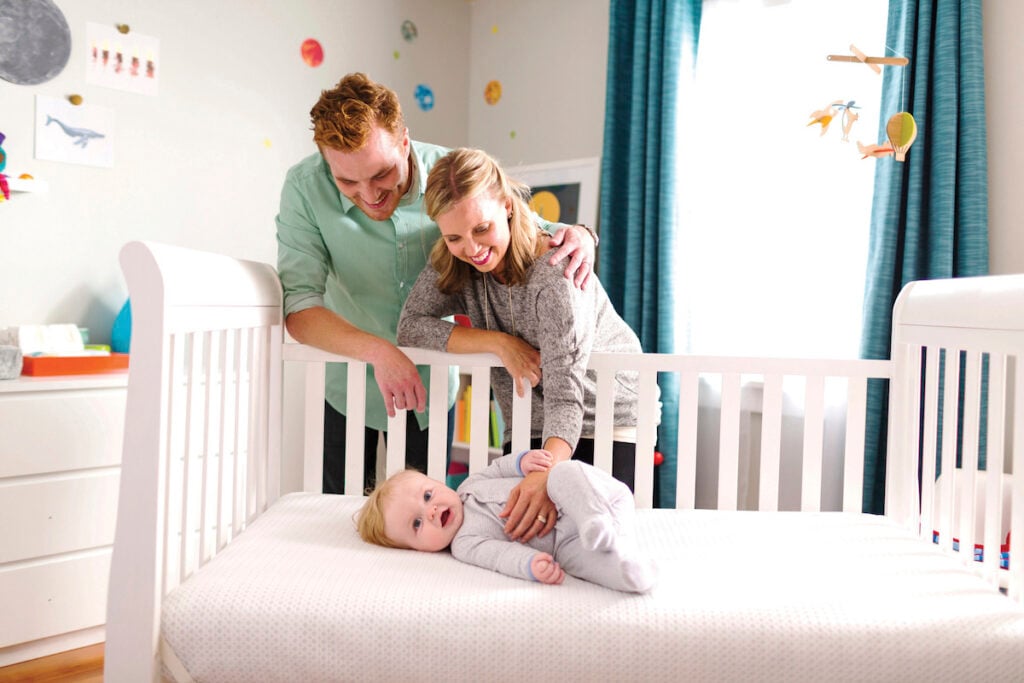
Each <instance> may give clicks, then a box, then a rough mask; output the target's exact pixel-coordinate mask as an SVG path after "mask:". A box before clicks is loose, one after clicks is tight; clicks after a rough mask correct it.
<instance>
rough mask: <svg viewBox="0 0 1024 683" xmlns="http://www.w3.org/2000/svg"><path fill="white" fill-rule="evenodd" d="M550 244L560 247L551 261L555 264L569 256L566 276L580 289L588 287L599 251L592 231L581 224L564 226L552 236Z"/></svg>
mask: <svg viewBox="0 0 1024 683" xmlns="http://www.w3.org/2000/svg"><path fill="white" fill-rule="evenodd" d="M550 245H551V247H552V248H554V247H558V250H557V251H555V253H554V254H552V255H551V259H550V261H549V263H551V265H555V264H556V263H559V262H560V261H561V260H562V259H564V258H566V257H569V262H568V264H566V267H565V277H567V278H569V279H570V280H572V281H573V284H574V285H576V286H577V287H579V288H580V289H586V288H587V283H588V282H589V281H590V276H591V275H592V274H593V273H594V254H595V252H596V251H597V250H596V248H595V246H594V238H593V237H591V235H590V232H589V231H588V230H587V229H586V228H584V227H582V226H579V225H573V226H563V227H561V228H559V229H558V230H556V231H555V234H554V235H552V236H551V242H550Z"/></svg>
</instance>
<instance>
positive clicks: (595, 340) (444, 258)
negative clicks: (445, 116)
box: [398, 149, 641, 541]
mask: <svg viewBox="0 0 1024 683" xmlns="http://www.w3.org/2000/svg"><path fill="white" fill-rule="evenodd" d="M528 199H529V188H527V187H526V186H524V185H522V184H520V183H517V182H515V181H512V180H510V179H509V178H508V177H507V176H506V175H505V173H504V171H503V170H502V169H501V167H500V166H499V165H498V163H497V162H496V161H495V160H494V159H492V158H491V157H490V156H488V155H487V154H486V153H484V152H482V151H480V150H474V149H456V150H453V151H452V152H450V153H449V154H448V155H447V156H445V157H444V158H442V159H441V160H440V161H438V162H437V163H436V164H435V165H434V167H433V169H432V170H431V171H430V174H429V176H428V178H427V185H426V191H425V195H424V206H425V207H426V210H427V214H428V215H429V216H430V218H432V219H433V220H434V221H436V222H437V224H438V227H439V228H440V230H441V239H440V240H438V242H437V244H435V245H434V248H433V250H432V251H431V254H430V265H431V267H428V268H424V269H423V272H422V273H421V274H420V276H419V278H418V279H417V280H416V284H415V285H414V286H413V289H412V291H411V292H410V293H409V297H408V299H407V300H406V303H405V307H404V308H403V309H402V316H401V318H400V320H399V323H398V343H399V344H400V345H405V346H417V347H422V348H429V349H436V350H439V351H449V352H452V353H481V352H489V353H493V354H495V355H497V356H498V357H499V358H500V359H501V361H502V363H503V364H504V366H505V369H504V370H503V369H501V368H495V369H494V370H492V372H491V385H492V387H493V389H494V396H495V398H496V399H497V401H498V405H499V406H500V407H501V410H502V414H503V415H505V416H506V417H508V416H510V415H511V414H512V391H513V390H515V391H517V392H518V393H519V394H520V395H522V394H523V392H524V391H525V390H526V385H525V382H529V384H530V385H531V386H532V387H533V391H534V406H539V405H541V404H542V405H543V409H542V410H541V409H535V410H534V411H533V424H532V428H531V429H532V437H533V442H532V444H531V445H532V446H533V447H534V448H543V449H544V450H546V451H548V452H549V453H550V454H551V456H552V458H553V459H554V462H560V461H562V460H568V459H569V458H572V457H575V458H577V459H580V460H583V461H584V462H588V463H591V464H592V463H593V451H594V448H593V446H594V444H593V434H594V414H593V408H592V406H593V404H594V394H595V391H596V381H595V377H594V375H593V373H588V372H587V370H586V367H587V362H588V360H589V357H590V353H591V352H593V351H610V352H624V353H639V352H640V351H641V347H640V341H639V339H637V336H636V334H635V333H634V332H633V331H632V330H631V329H630V328H629V326H628V325H627V324H626V322H625V321H624V320H623V319H622V318H621V317H619V315H618V314H617V313H616V312H615V309H614V308H613V307H612V305H611V302H610V301H609V300H608V295H607V294H606V293H605V291H604V288H603V287H602V286H601V284H600V282H599V281H598V280H597V278H593V279H592V281H591V284H590V286H588V287H587V288H586V290H584V291H581V290H578V289H575V288H574V287H573V286H572V282H571V281H569V280H567V279H566V278H565V277H564V276H563V274H562V270H561V268H560V267H558V266H552V265H550V264H549V263H548V259H546V258H544V255H545V253H546V252H547V251H548V246H547V240H546V239H543V234H542V233H540V232H539V229H538V227H537V225H536V224H535V222H534V221H535V218H534V215H533V213H532V212H531V211H530V209H529V206H528ZM454 314H462V315H465V316H467V317H468V318H469V320H470V322H471V323H472V327H463V326H458V325H455V324H453V323H450V322H447V321H445V320H442V319H441V318H442V317H444V316H450V315H454ZM506 370H507V372H506ZM524 380H525V382H524ZM636 387H637V376H636V374H635V373H620V375H619V376H618V381H617V387H616V397H615V426H616V433H615V443H614V445H613V456H612V457H613V464H612V474H613V475H614V476H615V477H616V478H617V479H619V480H621V481H623V482H625V483H626V484H627V485H628V486H629V487H630V488H631V489H632V486H633V474H634V472H633V457H634V453H635V440H636V439H635V433H636V423H637V420H636V396H637V392H636ZM584 406H590V408H586V409H585V408H584ZM510 433H511V429H510V428H508V429H506V434H505V437H506V439H505V440H506V452H507V451H508V450H510V444H509V443H508V441H509V435H510ZM546 481H547V473H546V472H534V473H531V474H529V475H528V476H527V477H526V478H525V479H524V480H523V482H522V483H521V484H520V485H519V486H517V487H516V489H515V490H514V491H513V492H512V495H511V496H510V497H509V502H508V504H507V505H506V506H505V509H504V511H503V512H502V516H503V517H507V518H508V522H507V524H506V527H505V530H506V532H507V533H508V534H509V535H510V536H511V537H512V538H513V539H520V540H523V541H528V540H530V539H531V538H533V536H535V535H538V534H539V535H541V536H543V535H544V534H546V533H548V532H549V531H550V530H551V528H552V527H553V526H554V522H555V518H556V517H557V514H556V511H555V506H554V504H553V503H552V502H551V500H550V499H549V498H548V496H547V494H546V492H545V484H546Z"/></svg>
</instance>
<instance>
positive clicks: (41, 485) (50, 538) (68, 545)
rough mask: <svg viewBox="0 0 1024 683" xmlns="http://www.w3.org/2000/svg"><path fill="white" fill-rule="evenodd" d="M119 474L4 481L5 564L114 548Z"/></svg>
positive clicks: (0, 552)
mask: <svg viewBox="0 0 1024 683" xmlns="http://www.w3.org/2000/svg"><path fill="white" fill-rule="evenodd" d="M119 481H120V471H119V470H118V469H116V468H111V469H108V470H99V471H93V472H82V473H76V474H74V475H55V476H52V477H45V478H40V479H34V480H18V479H14V480H9V481H8V482H4V481H3V480H0V539H2V540H3V542H2V543H0V563H3V562H13V561H16V560H23V559H26V558H29V557H44V556H47V555H55V554H57V553H64V552H70V551H73V550H83V549H86V548H96V547H99V546H104V545H111V544H112V543H113V542H114V523H115V518H116V516H117V487H118V482H119Z"/></svg>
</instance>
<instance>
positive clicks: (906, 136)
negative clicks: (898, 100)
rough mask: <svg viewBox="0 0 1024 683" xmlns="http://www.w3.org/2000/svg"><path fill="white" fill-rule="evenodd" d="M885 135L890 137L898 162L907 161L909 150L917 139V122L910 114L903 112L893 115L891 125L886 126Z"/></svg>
mask: <svg viewBox="0 0 1024 683" xmlns="http://www.w3.org/2000/svg"><path fill="white" fill-rule="evenodd" d="M885 133H886V135H888V136H889V142H890V144H892V148H893V151H894V152H895V155H894V156H893V158H894V159H896V161H906V158H907V150H908V149H910V146H911V145H912V144H914V140H915V139H917V122H916V121H914V117H913V116H912V115H911V114H910V112H906V111H901V112H899V113H898V114H893V115H892V117H890V119H889V123H887V124H885Z"/></svg>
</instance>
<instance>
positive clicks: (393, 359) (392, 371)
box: [370, 343, 427, 417]
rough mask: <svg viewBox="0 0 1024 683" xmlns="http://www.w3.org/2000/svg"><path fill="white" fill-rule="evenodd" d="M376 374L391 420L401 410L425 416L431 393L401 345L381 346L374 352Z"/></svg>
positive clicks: (374, 371) (383, 344)
mask: <svg viewBox="0 0 1024 683" xmlns="http://www.w3.org/2000/svg"><path fill="white" fill-rule="evenodd" d="M370 363H371V364H372V365H373V374H374V377H376V378H377V388H379V389H380V395H381V396H383V397H384V407H385V408H386V409H387V411H388V417H394V416H395V411H396V409H397V410H415V411H416V412H418V413H422V412H423V411H424V410H425V409H426V407H427V390H426V388H425V387H424V386H423V380H421V379H420V375H419V373H418V372H417V371H416V366H415V365H413V363H412V361H411V360H409V357H408V356H406V355H405V354H404V353H402V352H401V351H399V350H398V347H397V346H394V345H392V344H387V343H381V344H380V346H379V348H378V349H376V350H375V352H374V359H373V360H372V361H370Z"/></svg>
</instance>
